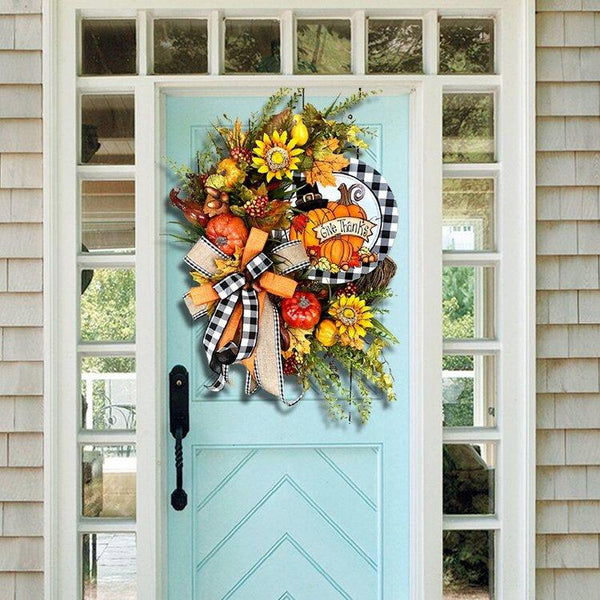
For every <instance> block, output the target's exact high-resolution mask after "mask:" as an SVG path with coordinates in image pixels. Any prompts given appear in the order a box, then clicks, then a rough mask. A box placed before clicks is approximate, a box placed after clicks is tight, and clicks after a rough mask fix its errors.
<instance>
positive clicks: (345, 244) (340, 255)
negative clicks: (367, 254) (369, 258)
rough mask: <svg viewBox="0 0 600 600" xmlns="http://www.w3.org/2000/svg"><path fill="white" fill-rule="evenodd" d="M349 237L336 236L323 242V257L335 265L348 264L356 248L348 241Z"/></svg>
mask: <svg viewBox="0 0 600 600" xmlns="http://www.w3.org/2000/svg"><path fill="white" fill-rule="evenodd" d="M347 237H348V236H344V237H341V236H338V235H336V236H334V237H332V238H330V239H328V240H327V241H326V242H323V243H322V244H321V256H325V257H326V258H327V259H329V262H330V263H332V264H334V265H344V264H347V263H348V261H349V260H350V259H351V258H352V254H353V253H354V246H353V245H352V243H351V242H350V241H349V240H348V239H346V238H347ZM353 237H354V236H353Z"/></svg>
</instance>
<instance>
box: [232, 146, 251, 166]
mask: <svg viewBox="0 0 600 600" xmlns="http://www.w3.org/2000/svg"><path fill="white" fill-rule="evenodd" d="M229 156H231V158H233V160H236V161H237V162H238V163H246V164H250V162H251V161H252V152H250V150H248V148H242V146H236V147H235V148H232V149H231V151H230V152H229Z"/></svg>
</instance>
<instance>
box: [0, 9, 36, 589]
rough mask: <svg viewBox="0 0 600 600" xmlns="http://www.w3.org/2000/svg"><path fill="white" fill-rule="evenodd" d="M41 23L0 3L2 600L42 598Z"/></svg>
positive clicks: (33, 15)
mask: <svg viewBox="0 0 600 600" xmlns="http://www.w3.org/2000/svg"><path fill="white" fill-rule="evenodd" d="M41 48H42V16H41V2H40V1H39V0H37V1H34V0H0V600H9V599H10V600H37V599H41V598H43V597H44V590H43V573H42V571H43V564H44V556H43V552H44V548H43V537H42V535H43V504H42V501H43V437H42V431H43V401H42V393H43V383H42V376H43V362H42V359H43V340H42V328H41V327H42V319H43V312H42V239H43V238H42V190H41V187H42V155H41V152H42V119H41V117H42V86H41V81H42V52H41Z"/></svg>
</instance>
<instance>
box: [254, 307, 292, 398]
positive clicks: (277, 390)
mask: <svg viewBox="0 0 600 600" xmlns="http://www.w3.org/2000/svg"><path fill="white" fill-rule="evenodd" d="M254 376H255V378H256V381H257V383H258V385H259V386H260V387H262V388H263V389H264V390H265V391H267V392H269V394H272V395H273V396H277V397H278V398H279V399H280V400H283V399H284V397H285V393H284V384H283V365H282V362H281V342H280V339H279V314H278V313H277V309H276V308H275V307H274V306H273V304H272V302H271V300H269V298H268V296H267V297H266V298H265V305H264V308H263V311H262V314H261V324H260V331H259V333H258V342H257V344H256V352H255V360H254Z"/></svg>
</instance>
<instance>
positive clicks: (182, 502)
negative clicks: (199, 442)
mask: <svg viewBox="0 0 600 600" xmlns="http://www.w3.org/2000/svg"><path fill="white" fill-rule="evenodd" d="M169 429H170V430H171V435H172V436H173V437H174V438H175V471H176V477H177V486H176V488H175V489H174V490H173V493H172V494H171V506H172V507H173V508H174V509H175V510H183V509H184V508H185V507H186V506H187V494H186V493H185V490H184V489H183V444H182V440H183V438H184V437H185V436H186V435H187V434H188V432H189V430H190V408H189V385H188V372H187V369H186V368H185V367H184V366H182V365H175V366H174V367H173V368H172V369H171V372H170V373H169Z"/></svg>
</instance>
